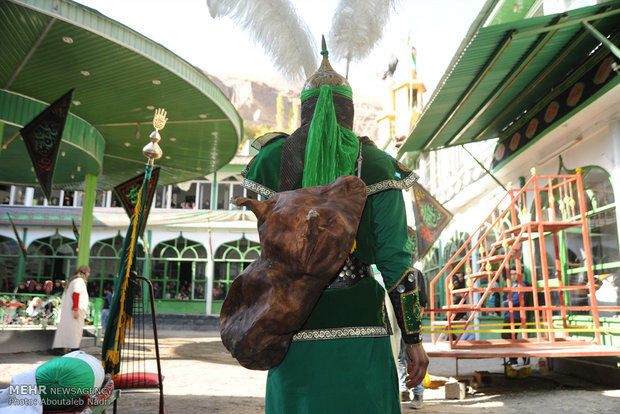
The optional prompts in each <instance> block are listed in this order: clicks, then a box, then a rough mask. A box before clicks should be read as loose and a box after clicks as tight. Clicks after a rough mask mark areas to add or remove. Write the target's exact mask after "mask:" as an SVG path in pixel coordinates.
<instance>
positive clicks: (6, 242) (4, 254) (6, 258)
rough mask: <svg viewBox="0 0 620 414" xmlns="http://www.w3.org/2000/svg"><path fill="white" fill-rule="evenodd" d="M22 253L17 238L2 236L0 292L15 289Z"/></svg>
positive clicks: (0, 237)
mask: <svg viewBox="0 0 620 414" xmlns="http://www.w3.org/2000/svg"><path fill="white" fill-rule="evenodd" d="M20 254H21V253H20V251H19V245H18V244H17V242H16V241H15V240H13V239H9V238H8V237H4V236H0V292H12V291H13V290H14V289H15V277H16V275H17V263H18V262H19V255H20Z"/></svg>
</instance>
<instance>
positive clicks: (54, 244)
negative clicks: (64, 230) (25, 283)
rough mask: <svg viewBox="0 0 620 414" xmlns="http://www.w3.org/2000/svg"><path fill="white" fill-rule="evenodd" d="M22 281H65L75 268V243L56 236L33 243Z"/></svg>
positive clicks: (29, 248) (28, 250) (28, 252)
mask: <svg viewBox="0 0 620 414" xmlns="http://www.w3.org/2000/svg"><path fill="white" fill-rule="evenodd" d="M26 252H27V254H28V260H27V261H26V270H25V276H24V279H26V280H31V279H34V280H36V281H39V282H44V281H45V280H55V279H62V280H65V279H67V277H68V276H71V275H72V274H73V272H74V271H75V268H76V263H77V241H75V240H74V239H69V238H67V237H63V236H61V235H60V234H58V231H57V232H56V234H54V235H53V236H51V237H44V238H42V239H37V240H35V241H33V242H32V243H31V244H30V246H28V249H27V250H26Z"/></svg>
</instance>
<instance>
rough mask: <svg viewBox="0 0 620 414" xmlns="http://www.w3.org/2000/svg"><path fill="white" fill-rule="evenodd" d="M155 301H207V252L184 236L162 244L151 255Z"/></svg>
mask: <svg viewBox="0 0 620 414" xmlns="http://www.w3.org/2000/svg"><path fill="white" fill-rule="evenodd" d="M152 263H153V270H152V272H151V280H152V281H153V288H154V290H155V298H156V299H181V300H204V299H205V283H206V268H207V249H205V247H204V246H203V245H202V244H200V243H198V242H195V241H193V240H188V239H186V238H184V237H183V236H181V237H178V238H176V239H173V240H167V241H164V242H161V243H159V244H158V245H157V246H156V247H155V249H154V250H153V254H152Z"/></svg>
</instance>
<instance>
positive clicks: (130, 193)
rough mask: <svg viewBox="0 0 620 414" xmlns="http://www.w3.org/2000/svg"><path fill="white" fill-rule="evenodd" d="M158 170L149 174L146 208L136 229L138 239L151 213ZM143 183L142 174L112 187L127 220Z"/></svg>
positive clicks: (133, 209) (132, 211)
mask: <svg viewBox="0 0 620 414" xmlns="http://www.w3.org/2000/svg"><path fill="white" fill-rule="evenodd" d="M159 170H160V168H159V167H157V168H155V169H153V172H152V173H151V180H150V181H149V187H148V194H147V196H146V206H144V207H145V208H144V219H143V220H142V225H141V226H140V229H138V236H139V237H142V235H143V234H144V228H145V227H146V222H147V219H148V217H149V212H150V211H151V205H152V204H153V197H154V196H155V190H156V189H157V181H158V180H159ZM143 181H144V174H140V175H137V176H135V177H134V178H131V179H129V180H127V181H125V182H124V183H121V184H119V185H117V186H116V187H114V195H115V196H116V199H117V200H118V201H119V202H120V203H121V205H122V206H123V208H124V209H125V212H126V213H127V215H128V216H129V219H131V217H132V216H133V213H134V211H135V209H136V203H137V202H138V194H139V193H140V187H142V182H143Z"/></svg>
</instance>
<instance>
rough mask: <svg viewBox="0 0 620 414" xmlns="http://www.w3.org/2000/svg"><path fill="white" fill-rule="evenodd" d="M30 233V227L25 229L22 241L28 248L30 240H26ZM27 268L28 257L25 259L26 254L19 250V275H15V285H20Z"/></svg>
mask: <svg viewBox="0 0 620 414" xmlns="http://www.w3.org/2000/svg"><path fill="white" fill-rule="evenodd" d="M27 235H28V229H26V228H25V229H24V232H23V233H22V243H24V246H25V247H26V248H28V240H26V236H27ZM25 268H26V259H24V255H23V254H22V253H21V251H20V252H19V260H18V261H17V275H16V277H15V286H17V285H19V283H20V282H21V281H22V280H24V269H25Z"/></svg>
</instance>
